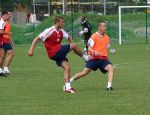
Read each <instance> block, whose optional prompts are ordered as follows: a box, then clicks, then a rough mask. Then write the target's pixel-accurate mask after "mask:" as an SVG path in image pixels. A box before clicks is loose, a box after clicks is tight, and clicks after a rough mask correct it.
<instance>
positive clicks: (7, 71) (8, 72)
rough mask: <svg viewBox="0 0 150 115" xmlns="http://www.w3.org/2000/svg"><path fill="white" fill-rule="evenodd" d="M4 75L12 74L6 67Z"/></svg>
mask: <svg viewBox="0 0 150 115" xmlns="http://www.w3.org/2000/svg"><path fill="white" fill-rule="evenodd" d="M3 73H4V74H6V75H9V74H10V71H9V69H8V67H4V70H3Z"/></svg>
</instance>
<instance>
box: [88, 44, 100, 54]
mask: <svg viewBox="0 0 150 115" xmlns="http://www.w3.org/2000/svg"><path fill="white" fill-rule="evenodd" d="M88 49H89V51H91V52H92V55H93V56H101V54H100V53H99V52H96V51H95V50H93V49H92V48H91V46H89V47H88Z"/></svg>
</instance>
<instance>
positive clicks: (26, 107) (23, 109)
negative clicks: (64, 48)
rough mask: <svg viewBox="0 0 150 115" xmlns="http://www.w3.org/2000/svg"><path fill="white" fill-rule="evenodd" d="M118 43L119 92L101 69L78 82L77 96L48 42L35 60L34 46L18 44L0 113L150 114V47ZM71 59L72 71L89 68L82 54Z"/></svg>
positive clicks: (0, 90) (0, 95)
mask: <svg viewBox="0 0 150 115" xmlns="http://www.w3.org/2000/svg"><path fill="white" fill-rule="evenodd" d="M112 47H113V48H115V49H116V53H115V54H109V58H110V60H112V62H113V64H114V65H115V79H114V82H113V88H114V90H113V91H111V92H108V91H106V89H105V88H106V84H107V75H103V74H102V73H100V72H99V71H96V72H91V73H90V74H89V75H87V76H86V77H85V78H82V79H80V80H78V81H75V82H74V83H73V84H72V86H73V87H74V88H75V89H76V90H77V93H76V94H65V93H64V92H63V90H62V86H63V84H64V83H63V71H62V69H61V68H58V67H57V66H56V65H55V63H54V62H53V61H51V60H49V59H48V57H47V54H46V51H45V49H44V47H43V46H40V45H39V46H38V47H37V48H36V50H35V54H34V56H33V57H32V58H30V57H28V56H27V50H28V48H29V46H16V47H15V58H14V60H13V62H12V65H11V67H10V68H11V72H12V74H11V75H10V76H9V77H7V78H0V115H149V113H150V110H149V106H150V98H149V97H150V92H149V89H150V85H149V84H150V77H149V75H150V71H149V68H150V60H149V57H150V53H149V52H150V45H149V44H148V45H146V44H137V45H122V46H118V45H112ZM68 58H69V62H70V65H71V74H72V75H73V74H75V73H77V72H79V71H81V70H82V69H83V67H84V61H83V60H82V59H80V58H79V57H78V56H75V54H73V53H72V52H71V53H70V54H69V55H68Z"/></svg>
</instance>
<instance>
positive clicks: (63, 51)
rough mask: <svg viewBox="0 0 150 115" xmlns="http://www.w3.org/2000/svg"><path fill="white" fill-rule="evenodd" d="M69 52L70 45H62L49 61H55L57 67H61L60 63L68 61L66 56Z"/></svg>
mask: <svg viewBox="0 0 150 115" xmlns="http://www.w3.org/2000/svg"><path fill="white" fill-rule="evenodd" d="M69 51H70V45H69V44H67V45H62V46H61V48H60V49H59V50H58V52H57V53H56V54H55V55H54V57H52V58H51V59H52V60H54V61H56V64H57V66H61V64H62V61H68V59H67V57H66V56H67V54H68V52H69Z"/></svg>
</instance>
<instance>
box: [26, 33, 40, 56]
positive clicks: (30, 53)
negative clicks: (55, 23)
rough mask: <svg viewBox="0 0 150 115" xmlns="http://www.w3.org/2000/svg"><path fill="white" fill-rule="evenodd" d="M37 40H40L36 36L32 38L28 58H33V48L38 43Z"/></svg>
mask: <svg viewBox="0 0 150 115" xmlns="http://www.w3.org/2000/svg"><path fill="white" fill-rule="evenodd" d="M39 40H40V37H39V36H37V37H36V38H34V40H33V42H32V44H31V47H30V49H29V51H28V56H33V53H34V49H35V46H36V44H37V43H38V41H39Z"/></svg>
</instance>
